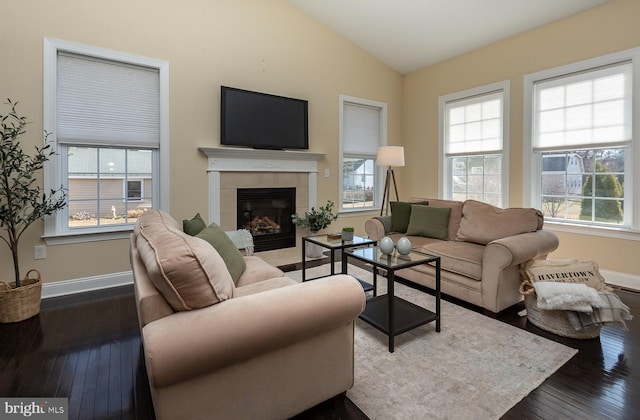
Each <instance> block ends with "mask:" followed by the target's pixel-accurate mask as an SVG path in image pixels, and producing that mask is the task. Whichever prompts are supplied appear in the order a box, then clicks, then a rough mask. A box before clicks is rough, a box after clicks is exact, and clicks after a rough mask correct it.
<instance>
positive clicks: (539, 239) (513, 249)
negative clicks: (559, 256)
mask: <svg viewBox="0 0 640 420" xmlns="http://www.w3.org/2000/svg"><path fill="white" fill-rule="evenodd" d="M559 243H560V242H559V240H558V237H557V236H556V235H554V234H553V233H551V232H548V231H545V230H538V231H536V232H528V233H522V234H519V235H514V236H508V237H506V238H501V239H496V240H495V241H491V242H489V243H488V244H487V247H486V249H485V252H484V255H485V256H484V261H483V265H485V264H491V265H497V266H498V267H500V268H504V267H508V266H511V265H517V264H522V263H524V262H527V261H529V260H533V259H540V258H546V256H547V255H548V254H550V253H551V252H553V251H555V250H556V249H557V248H558V245H559ZM483 278H484V276H483Z"/></svg>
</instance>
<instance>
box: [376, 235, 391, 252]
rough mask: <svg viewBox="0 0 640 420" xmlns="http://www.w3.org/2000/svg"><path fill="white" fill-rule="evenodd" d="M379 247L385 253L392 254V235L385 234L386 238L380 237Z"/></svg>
mask: <svg viewBox="0 0 640 420" xmlns="http://www.w3.org/2000/svg"><path fill="white" fill-rule="evenodd" d="M378 247H379V248H380V251H382V253H383V254H392V253H393V240H392V239H391V238H390V237H388V236H385V237H384V238H382V239H380V244H379V245H378Z"/></svg>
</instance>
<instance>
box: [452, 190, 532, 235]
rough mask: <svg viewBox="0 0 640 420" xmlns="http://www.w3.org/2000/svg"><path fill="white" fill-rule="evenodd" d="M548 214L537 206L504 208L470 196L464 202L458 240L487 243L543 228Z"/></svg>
mask: <svg viewBox="0 0 640 420" xmlns="http://www.w3.org/2000/svg"><path fill="white" fill-rule="evenodd" d="M543 221H544V216H543V215H542V213H541V212H540V211H539V210H536V209H533V208H508V209H501V208H499V207H495V206H492V205H491V204H487V203H482V202H480V201H475V200H467V201H465V202H464V205H463V206H462V220H461V221H460V229H458V234H457V235H456V240H457V241H466V242H474V243H478V244H482V245H486V244H488V243H489V242H491V241H494V240H496V239H500V238H506V237H508V236H514V235H518V234H521V233H527V232H535V231H536V230H539V229H541V228H542V223H543Z"/></svg>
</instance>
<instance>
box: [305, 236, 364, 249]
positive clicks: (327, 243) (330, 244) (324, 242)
mask: <svg viewBox="0 0 640 420" xmlns="http://www.w3.org/2000/svg"><path fill="white" fill-rule="evenodd" d="M304 240H306V241H308V242H312V243H315V244H317V245H321V246H323V247H325V248H343V247H351V246H359V245H373V244H374V243H376V241H374V240H373V239H369V238H365V237H363V236H358V235H353V240H352V241H343V240H342V238H336V239H332V238H330V237H329V236H328V235H313V236H306V237H304Z"/></svg>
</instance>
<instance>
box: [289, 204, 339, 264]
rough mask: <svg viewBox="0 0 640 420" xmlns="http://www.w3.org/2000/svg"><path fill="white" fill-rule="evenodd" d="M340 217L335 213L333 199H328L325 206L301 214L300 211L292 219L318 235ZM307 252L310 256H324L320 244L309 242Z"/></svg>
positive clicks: (294, 222)
mask: <svg viewBox="0 0 640 420" xmlns="http://www.w3.org/2000/svg"><path fill="white" fill-rule="evenodd" d="M337 218H338V215H337V214H333V201H328V202H327V204H325V205H324V206H320V207H318V208H317V209H316V208H315V207H311V210H310V211H307V212H305V213H304V215H302V216H300V215H298V213H296V214H293V215H292V216H291V221H292V222H293V224H294V225H296V226H298V227H304V228H307V229H308V230H309V235H316V234H317V233H318V231H320V230H322V229H326V228H327V227H328V226H329V225H330V224H331V223H332V222H333V221H335V220H336V219H337ZM305 253H306V255H307V257H309V258H320V257H322V256H323V253H322V247H321V246H320V245H315V244H311V243H310V244H308V245H307V246H306V250H305Z"/></svg>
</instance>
